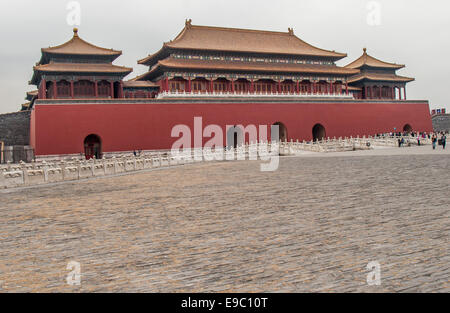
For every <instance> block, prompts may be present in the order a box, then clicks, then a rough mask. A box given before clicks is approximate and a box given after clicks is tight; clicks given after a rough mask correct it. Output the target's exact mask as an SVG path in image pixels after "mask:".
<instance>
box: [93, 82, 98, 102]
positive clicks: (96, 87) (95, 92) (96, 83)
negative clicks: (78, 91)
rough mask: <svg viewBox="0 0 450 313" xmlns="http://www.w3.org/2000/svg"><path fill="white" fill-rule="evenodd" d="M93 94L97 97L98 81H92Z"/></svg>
mask: <svg viewBox="0 0 450 313" xmlns="http://www.w3.org/2000/svg"><path fill="white" fill-rule="evenodd" d="M94 94H95V97H96V98H98V81H94Z"/></svg>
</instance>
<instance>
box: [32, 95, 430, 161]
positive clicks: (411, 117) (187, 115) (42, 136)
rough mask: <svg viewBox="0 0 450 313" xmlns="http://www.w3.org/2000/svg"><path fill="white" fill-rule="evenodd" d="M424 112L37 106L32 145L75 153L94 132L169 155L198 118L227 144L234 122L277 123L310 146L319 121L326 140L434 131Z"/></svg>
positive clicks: (170, 104)
mask: <svg viewBox="0 0 450 313" xmlns="http://www.w3.org/2000/svg"><path fill="white" fill-rule="evenodd" d="M241 101H242V100H241ZM429 112H430V111H429V105H428V102H427V101H412V100H411V101H410V100H404V101H389V100H378V101H375V100H367V101H364V100H296V101H294V100H286V101H284V100H281V101H276V100H270V101H269V100H264V101H259V100H248V99H247V100H245V101H242V102H240V101H239V100H230V99H228V100H226V101H225V100H221V101H219V100H217V101H214V100H181V99H180V100H130V99H123V100H120V99H114V100H96V101H95V100H92V101H91V100H65V101H64V100H38V101H36V103H35V106H34V108H33V111H32V116H31V123H30V124H31V125H30V127H31V132H30V144H31V145H32V146H33V147H34V148H35V154H36V155H53V154H73V153H78V154H79V153H84V139H85V138H86V136H88V135H90V134H96V135H98V136H100V138H101V141H102V150H103V152H113V151H130V150H153V149H170V148H171V146H172V144H173V142H174V141H175V140H177V139H178V138H172V137H171V131H172V127H173V126H175V125H177V124H185V125H188V126H189V127H190V128H191V132H192V136H193V134H194V117H196V116H199V117H202V118H203V128H204V127H205V126H206V125H208V124H217V125H219V126H221V127H222V129H223V131H224V143H225V142H226V128H225V127H226V125H238V124H242V125H243V126H247V125H249V124H254V125H256V126H257V127H258V125H269V126H270V125H272V124H274V123H276V122H281V123H283V124H284V125H285V126H286V128H287V133H288V139H289V140H290V139H293V140H296V139H299V140H311V138H312V128H313V126H314V125H315V124H317V123H320V124H322V125H323V126H324V127H325V130H326V136H327V137H344V136H348V137H350V136H357V135H360V136H362V135H374V134H376V133H383V132H391V131H394V128H396V129H397V131H402V130H403V127H404V126H405V125H406V124H409V125H411V127H412V129H413V130H416V131H426V132H431V131H432V129H433V128H432V122H431V117H430V113H429ZM208 140H209V138H205V139H204V142H206V141H208ZM192 142H193V141H192Z"/></svg>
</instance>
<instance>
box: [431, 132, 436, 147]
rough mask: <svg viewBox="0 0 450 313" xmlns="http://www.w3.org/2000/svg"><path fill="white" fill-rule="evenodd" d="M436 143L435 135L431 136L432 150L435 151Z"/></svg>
mask: <svg viewBox="0 0 450 313" xmlns="http://www.w3.org/2000/svg"><path fill="white" fill-rule="evenodd" d="M436 142H437V136H436V134H433V135H432V136H431V144H432V145H433V150H434V149H436Z"/></svg>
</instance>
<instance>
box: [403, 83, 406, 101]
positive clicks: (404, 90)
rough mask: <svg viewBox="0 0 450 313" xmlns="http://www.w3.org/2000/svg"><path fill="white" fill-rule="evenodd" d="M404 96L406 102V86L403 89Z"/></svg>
mask: <svg viewBox="0 0 450 313" xmlns="http://www.w3.org/2000/svg"><path fill="white" fill-rule="evenodd" d="M403 95H404V97H405V100H406V86H405V87H403Z"/></svg>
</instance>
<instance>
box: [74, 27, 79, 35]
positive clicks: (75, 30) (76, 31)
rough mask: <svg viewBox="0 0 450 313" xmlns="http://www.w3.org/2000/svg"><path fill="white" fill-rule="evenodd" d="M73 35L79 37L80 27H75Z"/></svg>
mask: <svg viewBox="0 0 450 313" xmlns="http://www.w3.org/2000/svg"><path fill="white" fill-rule="evenodd" d="M73 36H74V37H78V28H76V27H74V28H73Z"/></svg>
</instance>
